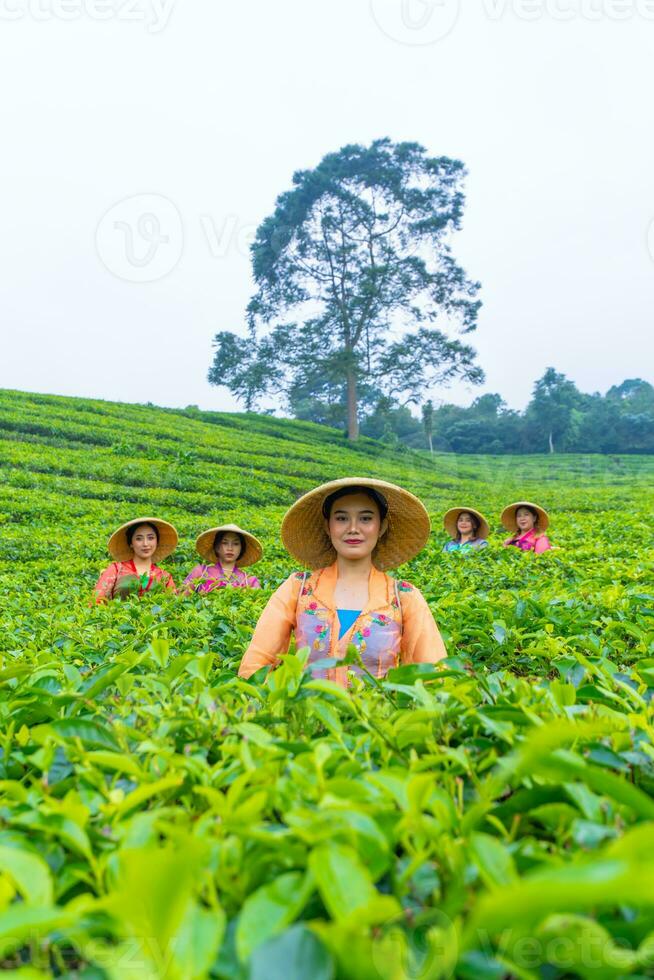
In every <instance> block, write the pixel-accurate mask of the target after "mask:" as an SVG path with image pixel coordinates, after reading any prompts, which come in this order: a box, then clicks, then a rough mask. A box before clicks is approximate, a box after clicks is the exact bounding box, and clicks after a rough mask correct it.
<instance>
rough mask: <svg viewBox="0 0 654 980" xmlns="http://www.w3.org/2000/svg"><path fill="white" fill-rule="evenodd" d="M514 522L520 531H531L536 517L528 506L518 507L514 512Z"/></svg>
mask: <svg viewBox="0 0 654 980" xmlns="http://www.w3.org/2000/svg"><path fill="white" fill-rule="evenodd" d="M515 522H516V524H517V525H518V530H519V531H522V532H525V531H531V530H533V528H534V527H535V526H536V518H535V517H534V515H533V514H532V512H531V511H530V510H529V508H528V507H518V509H517V511H516V512H515Z"/></svg>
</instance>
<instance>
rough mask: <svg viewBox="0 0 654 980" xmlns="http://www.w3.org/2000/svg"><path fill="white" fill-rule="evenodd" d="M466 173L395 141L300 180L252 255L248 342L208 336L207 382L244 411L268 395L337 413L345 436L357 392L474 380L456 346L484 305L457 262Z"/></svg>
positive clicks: (328, 163)
mask: <svg viewBox="0 0 654 980" xmlns="http://www.w3.org/2000/svg"><path fill="white" fill-rule="evenodd" d="M464 175H465V171H464V167H463V164H462V163H461V162H459V161H458V160H451V159H449V158H447V157H431V156H428V154H427V152H426V150H425V149H424V148H423V147H422V146H419V145H418V144H417V143H393V142H391V140H389V139H380V140H376V141H375V142H373V143H372V144H371V145H370V146H367V147H365V146H359V145H352V146H345V147H343V148H342V149H341V150H339V151H338V152H336V153H330V154H328V155H327V156H326V157H324V158H323V160H322V161H321V162H320V163H319V165H318V166H317V167H316V168H315V169H313V170H302V171H299V172H298V173H296V174H295V175H294V176H293V188H292V189H291V190H289V191H287V192H286V193H284V194H282V195H281V196H280V197H279V198H278V199H277V202H276V207H275V211H274V213H273V214H272V215H270V216H269V217H268V218H266V219H265V220H264V221H263V222H262V224H261V225H260V226H259V228H258V230H257V233H256V237H255V241H254V242H253V244H252V270H253V275H254V280H255V283H256V292H255V293H254V295H253V296H252V298H251V300H250V303H249V305H248V308H247V325H248V332H249V335H248V336H246V337H242V336H238V335H236V334H234V333H231V332H229V331H224V332H221V333H219V334H217V335H216V337H215V340H214V344H215V348H216V349H215V355H214V360H213V364H212V366H211V369H210V371H209V381H210V382H211V383H212V384H216V385H223V386H225V387H227V388H228V389H229V390H230V391H231V392H232V394H233V395H235V396H236V397H237V398H239V399H241V400H243V401H244V402H245V404H246V406H247V407H248V408H252V407H255V406H256V404H257V402H258V401H259V400H260V399H262V398H265V397H270V396H271V395H274V396H277V397H279V396H280V395H281V396H282V398H283V399H284V401H285V406H284V407H286V408H287V409H290V410H292V409H293V405H294V403H295V404H297V402H298V400H299V401H300V402H301V403H302V405H303V407H304V410H305V411H306V410H307V407H308V406H310V405H312V404H313V405H314V408H315V409H316V413H317V415H318V416H320V415H321V413H322V414H323V415H327V416H328V417H330V418H333V416H334V409H335V406H341V411H342V413H343V417H344V418H343V421H344V423H346V426H347V431H348V435H349V438H350V439H355V438H356V437H357V434H358V422H359V411H360V399H361V395H360V393H361V391H362V389H365V390H366V391H368V392H370V391H372V392H373V393H374V396H375V398H377V399H378V398H380V397H388V398H392V399H393V400H394V401H396V402H398V403H399V404H403V405H408V404H411V403H414V404H420V403H421V402H422V401H424V400H425V399H426V398H427V397H428V394H429V389H430V388H432V387H433V386H435V385H442V384H447V383H448V382H450V381H451V380H452V379H454V378H463V379H465V380H466V381H468V382H470V383H473V384H477V383H480V382H481V381H482V380H483V372H482V371H481V369H480V368H479V367H478V366H477V365H476V364H475V352H474V350H473V349H472V348H471V347H470V346H469V345H467V344H465V343H463V342H462V341H461V340H459V339H458V338H457V337H456V333H463V334H465V333H469V332H470V331H472V330H474V329H475V326H476V320H477V313H478V309H479V306H480V303H479V301H478V300H477V299H476V296H477V292H478V289H479V284H478V283H475V282H472V281H471V280H469V279H468V278H467V277H466V274H465V272H464V271H463V269H462V268H461V267H460V266H459V265H458V264H457V262H456V261H455V259H454V258H453V255H452V251H451V238H452V233H453V232H454V231H455V230H456V229H458V228H459V227H460V223H461V217H462V213H463V203H464V198H463V192H462V182H463V178H464ZM435 324H436V325H435ZM319 405H323V406H328V407H327V408H326V409H325V410H322V409H319Z"/></svg>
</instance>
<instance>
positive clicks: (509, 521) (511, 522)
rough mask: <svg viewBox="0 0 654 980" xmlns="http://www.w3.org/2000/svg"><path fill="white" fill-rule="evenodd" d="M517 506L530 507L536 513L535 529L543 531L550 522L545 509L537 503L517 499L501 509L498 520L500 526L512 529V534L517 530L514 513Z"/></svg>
mask: <svg viewBox="0 0 654 980" xmlns="http://www.w3.org/2000/svg"><path fill="white" fill-rule="evenodd" d="M518 507H531V508H532V510H535V511H536V513H537V514H538V524H537V525H536V530H537V531H545V530H546V529H547V527H548V525H549V523H550V519H549V515H548V513H547V511H546V510H543V508H542V507H539V506H538V504H532V503H531V501H529V500H518V501H516V503H515V504H509V506H508V507H505V508H504V510H503V511H502V515H501V517H500V521H501V522H502V526H503V527H505V528H506V529H507V531H512V532H513V533H514V534H515V533H516V531H517V530H518V525H517V524H516V520H515V515H516V511H517V509H518Z"/></svg>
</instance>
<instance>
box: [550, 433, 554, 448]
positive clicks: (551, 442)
mask: <svg viewBox="0 0 654 980" xmlns="http://www.w3.org/2000/svg"><path fill="white" fill-rule="evenodd" d="M550 452H551V453H553V452H554V442H553V441H552V433H551V432H550Z"/></svg>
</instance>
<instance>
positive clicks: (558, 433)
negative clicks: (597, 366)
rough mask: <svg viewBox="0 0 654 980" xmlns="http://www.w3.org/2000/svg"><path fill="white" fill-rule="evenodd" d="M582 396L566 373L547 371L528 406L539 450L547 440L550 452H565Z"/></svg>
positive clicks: (536, 448)
mask: <svg viewBox="0 0 654 980" xmlns="http://www.w3.org/2000/svg"><path fill="white" fill-rule="evenodd" d="M582 401H583V396H582V394H581V392H580V391H579V390H578V389H577V387H576V385H575V383H574V381H569V380H568V378H566V376H565V375H564V374H560V373H559V372H558V371H555V370H554V368H551V367H550V368H547V370H546V371H545V374H544V375H543V377H542V378H539V379H538V381H537V382H536V384H535V385H534V391H533V395H532V398H531V401H530V403H529V405H528V406H527V411H526V413H525V415H526V421H527V425H528V429H529V431H530V433H531V434H532V437H533V439H534V442H535V443H536V445H535V446H534V449H535V450H536V451H538V448H539V444H540V443H541V441H545V440H546V441H547V448H548V449H549V451H550V452H551V453H553V452H554V451H555V449H559V450H561V449H565V448H567V447H566V445H565V439H566V436H568V435H569V434H570V432H571V429H572V427H573V422H574V419H575V415H574V412H575V410H576V409H578V408H579V406H580V404H581V402H582Z"/></svg>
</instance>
